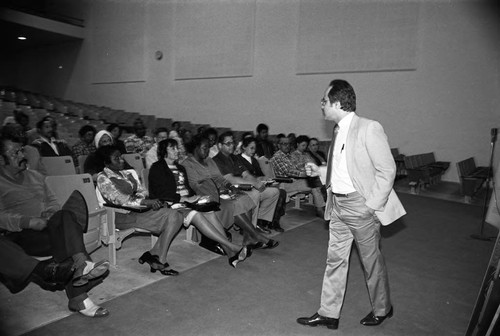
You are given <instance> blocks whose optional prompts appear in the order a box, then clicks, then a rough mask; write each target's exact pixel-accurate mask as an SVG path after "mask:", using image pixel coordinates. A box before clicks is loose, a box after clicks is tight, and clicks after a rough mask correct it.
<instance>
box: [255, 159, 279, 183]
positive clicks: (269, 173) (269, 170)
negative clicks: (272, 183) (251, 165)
mask: <svg viewBox="0 0 500 336" xmlns="http://www.w3.org/2000/svg"><path fill="white" fill-rule="evenodd" d="M257 161H259V165H260V169H261V170H262V172H263V173H264V175H265V176H266V177H269V178H274V177H276V175H275V174H274V169H273V166H272V164H271V162H270V161H269V159H268V158H266V157H265V156H261V157H260V158H258V159H257Z"/></svg>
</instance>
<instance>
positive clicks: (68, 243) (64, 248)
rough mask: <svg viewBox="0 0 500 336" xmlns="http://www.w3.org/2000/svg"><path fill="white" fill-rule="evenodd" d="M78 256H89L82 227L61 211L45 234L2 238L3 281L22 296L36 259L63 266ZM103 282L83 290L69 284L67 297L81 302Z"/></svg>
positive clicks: (24, 233)
mask: <svg viewBox="0 0 500 336" xmlns="http://www.w3.org/2000/svg"><path fill="white" fill-rule="evenodd" d="M77 253H84V254H87V252H86V251H85V245H84V243H83V232H82V227H81V225H80V224H78V223H77V221H76V217H75V214H74V213H73V212H71V211H67V210H60V211H58V212H56V213H55V214H54V215H53V216H52V217H50V219H49V220H48V222H47V228H45V229H44V230H42V231H34V230H29V229H27V230H23V231H21V232H12V233H9V234H7V235H5V236H0V281H1V282H2V283H3V284H5V286H6V287H7V288H8V289H9V290H10V291H11V292H12V293H17V292H20V291H21V290H23V289H24V288H25V287H26V286H27V285H28V283H29V280H30V275H31V273H32V272H33V269H34V268H35V266H36V265H37V264H38V260H36V259H35V258H33V257H32V256H52V257H53V258H54V260H55V261H56V262H58V263H60V262H63V261H64V260H66V259H68V258H71V257H72V256H73V255H75V254H77ZM100 282H102V280H94V281H90V282H89V284H88V285H86V286H82V287H73V286H72V284H71V283H69V284H68V285H66V287H65V290H66V295H67V296H68V298H69V299H70V300H75V302H81V301H83V300H85V299H86V298H87V292H88V291H89V290H90V289H91V288H93V287H94V286H96V285H97V284H99V283H100Z"/></svg>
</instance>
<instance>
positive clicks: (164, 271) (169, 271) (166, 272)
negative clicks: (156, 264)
mask: <svg viewBox="0 0 500 336" xmlns="http://www.w3.org/2000/svg"><path fill="white" fill-rule="evenodd" d="M160 273H161V274H163V275H170V276H176V275H179V272H177V271H176V270H174V269H172V268H170V265H169V264H168V263H164V264H163V269H162V270H161V271H160Z"/></svg>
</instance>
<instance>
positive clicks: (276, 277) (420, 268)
mask: <svg viewBox="0 0 500 336" xmlns="http://www.w3.org/2000/svg"><path fill="white" fill-rule="evenodd" d="M400 197H401V199H402V201H403V203H404V205H405V207H406V209H407V211H408V215H407V216H405V217H404V219H402V220H399V221H398V222H396V223H394V224H393V225H391V226H388V227H384V228H383V230H382V235H383V237H384V239H383V241H382V248H383V251H384V254H385V256H386V261H387V265H388V268H389V276H390V281H391V290H392V300H393V303H394V307H395V314H394V317H393V318H392V319H390V320H387V321H386V322H384V323H383V324H382V325H381V326H378V327H373V328H369V327H364V326H362V325H360V324H359V320H360V319H361V318H362V317H364V316H365V315H366V314H367V313H368V312H369V311H370V306H369V303H368V297H367V292H366V288H365V285H364V281H363V275H362V272H361V268H360V265H359V261H358V258H357V255H356V253H355V251H353V254H352V258H351V271H350V274H349V283H348V290H347V295H346V299H345V303H344V308H343V312H342V316H341V320H340V327H339V330H337V331H331V330H328V329H326V328H323V327H317V328H309V327H303V326H300V325H298V324H297V323H296V322H295V319H296V318H297V317H299V316H309V315H312V314H313V313H314V312H315V311H316V310H317V308H318V304H319V297H320V291H321V281H322V276H323V271H324V266H325V258H326V245H327V239H328V235H327V231H326V230H325V228H324V226H323V223H322V221H321V220H319V219H317V220H314V221H312V222H310V223H309V224H306V225H303V226H301V227H298V228H295V229H293V230H290V231H287V232H285V233H283V234H281V235H279V236H278V237H277V238H278V239H279V240H280V242H281V244H280V246H279V247H278V248H276V249H274V250H267V251H262V250H261V251H255V252H254V254H253V255H252V257H251V258H249V259H248V260H247V261H245V262H244V263H242V264H240V265H238V268H237V269H231V268H229V266H228V265H227V259H226V258H222V257H221V258H217V259H215V260H211V261H208V262H206V263H203V264H201V265H199V266H197V267H194V268H192V269H189V270H187V271H185V272H183V273H182V274H181V275H180V276H179V277H175V278H165V279H163V280H160V281H158V282H155V283H153V284H151V285H148V286H146V287H143V288H140V289H138V290H135V291H133V292H131V293H128V294H125V295H122V296H120V297H118V298H115V299H113V300H111V301H108V302H106V303H105V304H104V306H105V307H106V308H108V309H109V310H110V311H111V315H110V316H109V317H108V318H104V319H95V320H90V319H88V318H84V317H82V316H79V315H78V314H73V315H71V316H68V317H66V318H64V319H61V320H59V321H57V322H54V323H51V324H48V325H46V326H43V327H41V328H39V329H36V330H33V331H32V332H30V333H28V335H69V334H71V335H93V336H96V335H331V334H332V333H335V334H336V335H356V336H360V335H397V336H401V335H463V333H464V331H465V329H466V327H467V323H468V321H469V318H470V314H471V312H472V309H473V306H474V302H475V300H476V296H477V292H478V289H479V286H480V284H481V281H482V279H483V275H484V271H485V269H486V265H487V263H488V260H489V257H490V253H491V249H492V247H493V244H492V243H490V242H485V241H479V240H474V239H471V238H470V234H471V233H475V232H476V231H477V227H478V225H479V221H480V218H481V208H480V207H477V206H472V205H464V204H460V203H454V202H450V201H443V200H436V199H431V198H424V197H420V196H413V195H404V194H400ZM486 233H487V234H490V235H492V236H495V235H496V230H493V228H491V227H487V228H486Z"/></svg>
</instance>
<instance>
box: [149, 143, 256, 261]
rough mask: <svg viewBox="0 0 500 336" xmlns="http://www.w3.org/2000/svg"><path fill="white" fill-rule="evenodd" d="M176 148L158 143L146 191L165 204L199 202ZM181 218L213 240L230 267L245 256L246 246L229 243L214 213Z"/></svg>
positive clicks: (191, 212)
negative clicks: (165, 202)
mask: <svg viewBox="0 0 500 336" xmlns="http://www.w3.org/2000/svg"><path fill="white" fill-rule="evenodd" d="M178 158H179V148H178V147H177V141H176V140H174V139H165V140H162V141H160V143H159V144H158V161H156V162H155V163H153V165H152V166H151V169H150V170H149V186H150V188H149V192H150V195H151V197H154V198H159V199H161V200H165V201H168V202H173V203H179V202H186V201H187V202H190V203H193V202H195V201H197V200H198V199H199V197H198V196H196V194H195V193H194V191H193V190H192V189H191V187H190V186H189V182H188V180H187V174H186V170H185V169H184V167H182V166H181V165H178V164H177V159H178ZM178 211H179V212H180V213H182V215H183V216H184V224H185V225H186V226H188V225H190V224H193V225H194V226H195V227H196V228H197V229H198V230H200V232H201V233H202V234H203V235H205V236H207V237H208V238H210V239H212V240H215V241H216V242H218V243H219V244H220V245H221V246H222V249H223V250H224V252H226V255H227V256H228V257H229V265H231V266H232V267H236V265H237V264H238V262H240V261H243V260H245V259H246V257H247V253H248V251H247V247H246V246H243V247H241V246H238V245H236V244H233V243H231V242H230V241H229V240H228V239H227V237H226V233H225V232H224V228H223V226H222V224H221V223H220V221H219V220H218V218H217V217H216V216H215V214H214V212H213V211H210V212H198V211H195V210H191V209H189V208H187V209H179V210H178Z"/></svg>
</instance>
